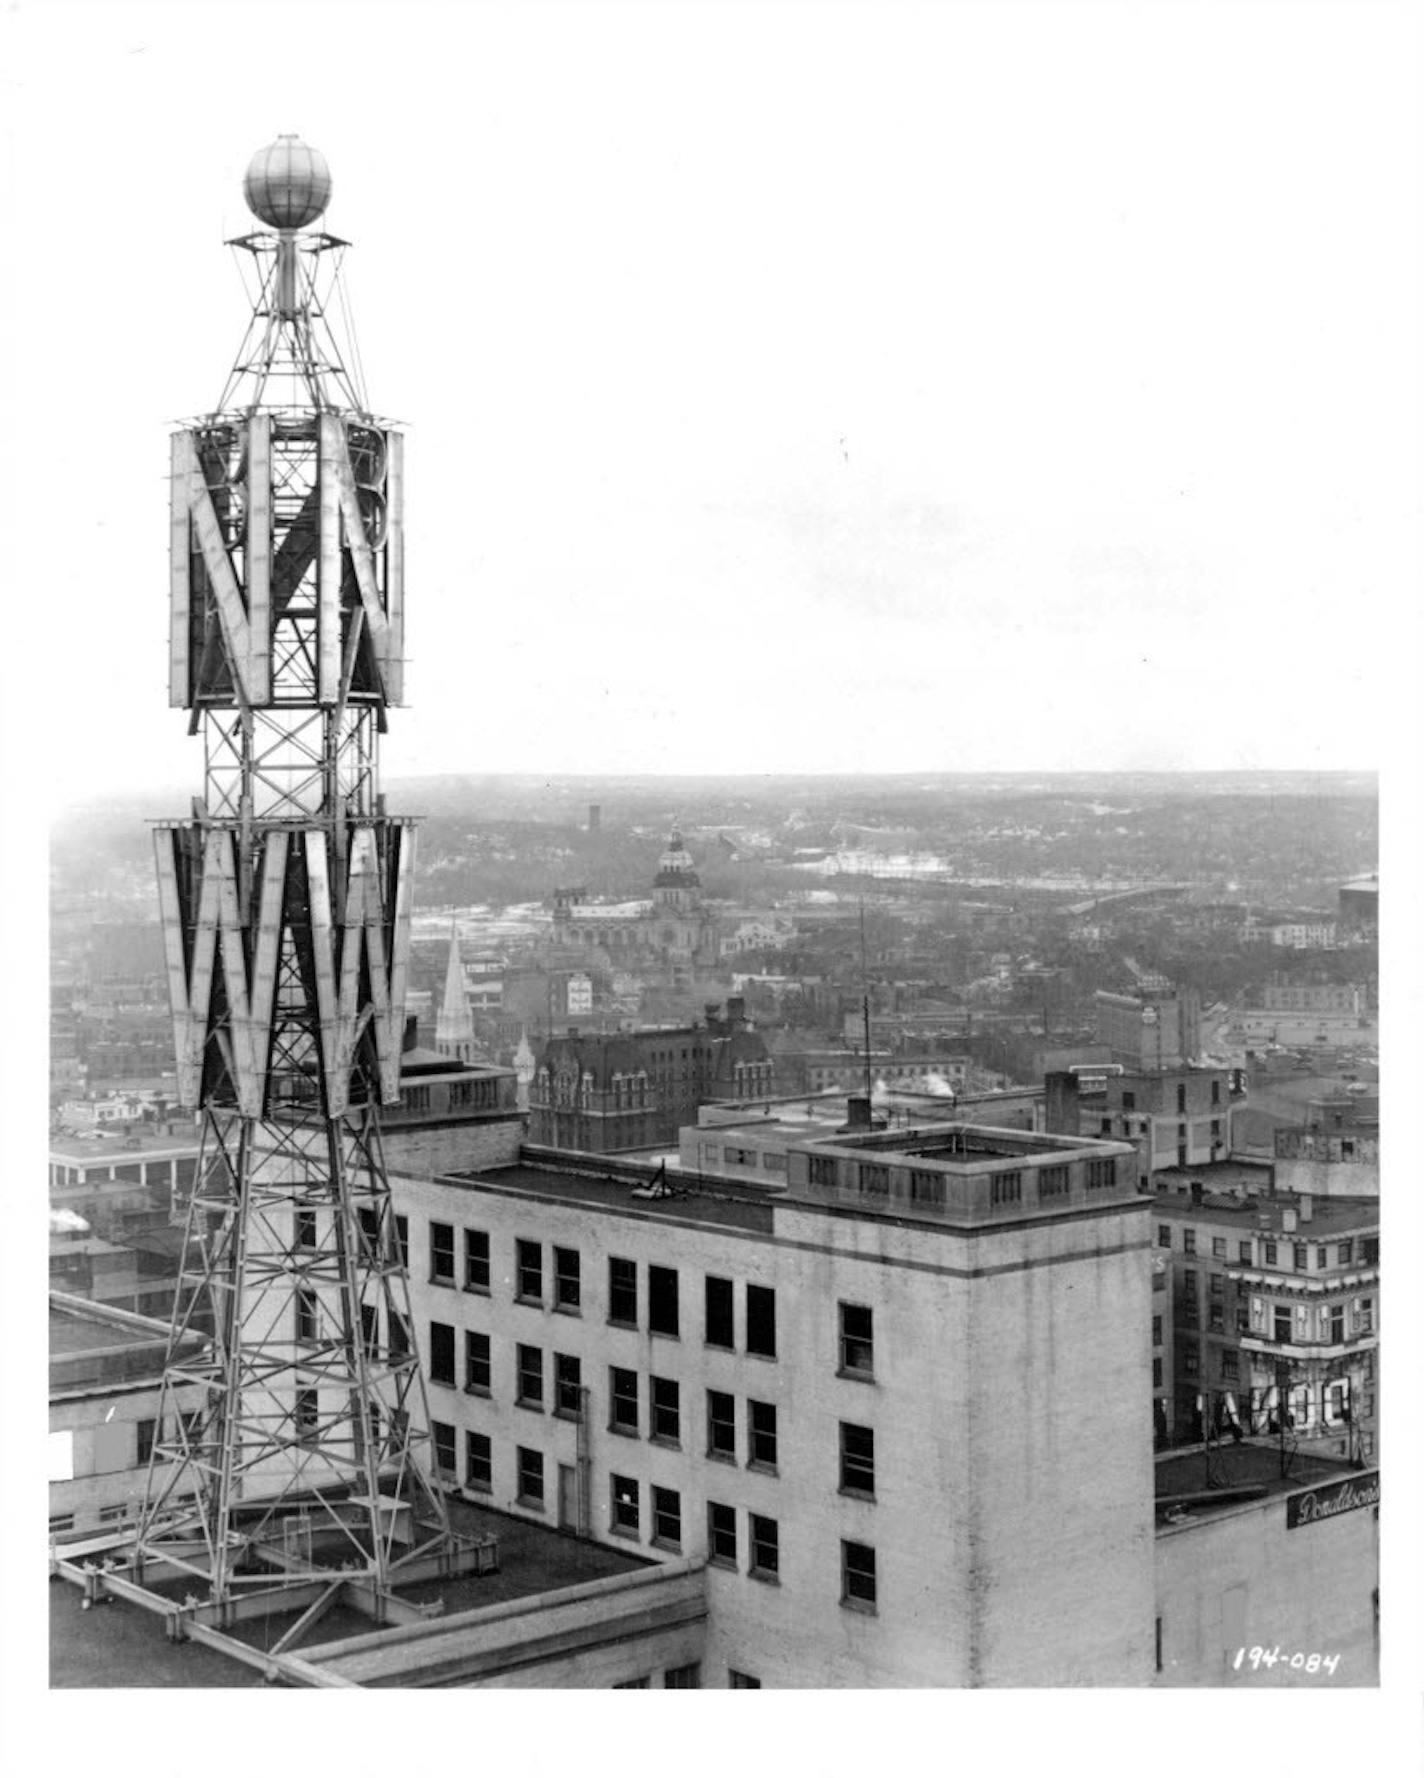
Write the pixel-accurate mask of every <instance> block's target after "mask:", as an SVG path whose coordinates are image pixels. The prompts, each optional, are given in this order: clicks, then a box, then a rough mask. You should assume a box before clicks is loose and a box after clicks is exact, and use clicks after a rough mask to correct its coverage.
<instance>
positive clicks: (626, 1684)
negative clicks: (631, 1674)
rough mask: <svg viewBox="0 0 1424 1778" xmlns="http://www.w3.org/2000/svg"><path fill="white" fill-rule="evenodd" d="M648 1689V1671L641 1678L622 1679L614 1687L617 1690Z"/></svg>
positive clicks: (633, 1690) (634, 1690)
mask: <svg viewBox="0 0 1424 1778" xmlns="http://www.w3.org/2000/svg"><path fill="white" fill-rule="evenodd" d="M648 1689H649V1680H648V1675H647V1674H646V1673H645V1674H644V1675H643V1677H642V1678H641V1679H620V1680H619V1681H618V1683H617V1684H616V1685H615V1686H613V1687H612V1690H614V1691H615V1692H645V1691H647V1690H648Z"/></svg>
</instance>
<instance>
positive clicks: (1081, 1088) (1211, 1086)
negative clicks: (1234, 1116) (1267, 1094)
mask: <svg viewBox="0 0 1424 1778" xmlns="http://www.w3.org/2000/svg"><path fill="white" fill-rule="evenodd" d="M1232 1080H1233V1073H1232V1070H1231V1069H1229V1068H1182V1067H1177V1068H1163V1069H1151V1070H1145V1069H1136V1070H1133V1069H1123V1068H1118V1067H1116V1066H1115V1065H1106V1066H1103V1067H1102V1068H1101V1069H1099V1068H1095V1067H1086V1068H1080V1069H1077V1070H1063V1071H1058V1072H1055V1073H1052V1074H1049V1075H1047V1076H1046V1077H1045V1080H1044V1086H1045V1089H1046V1092H1047V1111H1046V1124H1047V1128H1048V1129H1050V1130H1056V1131H1059V1132H1061V1133H1063V1134H1071V1135H1080V1134H1081V1135H1100V1136H1110V1137H1113V1138H1115V1139H1117V1140H1119V1141H1124V1142H1131V1143H1133V1144H1134V1145H1135V1146H1136V1147H1137V1149H1138V1152H1139V1155H1140V1157H1141V1172H1142V1177H1143V1178H1144V1179H1150V1178H1151V1176H1152V1175H1153V1174H1154V1173H1156V1172H1158V1171H1160V1170H1161V1169H1162V1168H1164V1167H1198V1166H1208V1165H1210V1164H1211V1163H1212V1162H1213V1161H1221V1160H1225V1158H1226V1157H1227V1155H1228V1153H1229V1152H1230V1148H1231V1124H1230V1119H1231V1113H1232V1108H1233V1099H1234V1098H1239V1096H1240V1095H1239V1094H1236V1095H1233V1093H1232Z"/></svg>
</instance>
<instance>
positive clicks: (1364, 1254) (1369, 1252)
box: [1360, 1235, 1379, 1266]
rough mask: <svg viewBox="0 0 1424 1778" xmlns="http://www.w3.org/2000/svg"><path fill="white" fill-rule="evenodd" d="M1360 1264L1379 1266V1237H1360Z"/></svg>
mask: <svg viewBox="0 0 1424 1778" xmlns="http://www.w3.org/2000/svg"><path fill="white" fill-rule="evenodd" d="M1360 1263H1361V1264H1362V1265H1366V1266H1377V1265H1378V1264H1379V1236H1378V1235H1362V1236H1361V1237H1360Z"/></svg>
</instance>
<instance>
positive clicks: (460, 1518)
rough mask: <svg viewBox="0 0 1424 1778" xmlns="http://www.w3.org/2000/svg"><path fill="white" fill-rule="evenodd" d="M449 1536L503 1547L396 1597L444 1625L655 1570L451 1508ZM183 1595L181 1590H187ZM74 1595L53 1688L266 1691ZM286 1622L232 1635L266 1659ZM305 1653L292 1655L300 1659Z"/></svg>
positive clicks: (492, 1515) (328, 1637)
mask: <svg viewBox="0 0 1424 1778" xmlns="http://www.w3.org/2000/svg"><path fill="white" fill-rule="evenodd" d="M447 1510H448V1512H449V1516H450V1528H451V1530H452V1531H455V1532H458V1533H460V1534H461V1535H464V1536H470V1537H486V1536H493V1537H495V1538H497V1539H498V1542H499V1568H498V1570H497V1572H495V1573H492V1574H482V1575H466V1576H462V1577H460V1578H457V1579H453V1580H450V1579H446V1580H440V1581H430V1582H426V1583H424V1584H423V1585H419V1586H414V1587H408V1588H400V1589H398V1593H399V1596H400V1597H401V1598H403V1599H407V1600H409V1601H410V1602H411V1603H414V1604H428V1603H430V1602H433V1601H435V1600H437V1599H438V1600H440V1601H441V1602H442V1603H443V1607H444V1612H443V1615H444V1616H447V1617H452V1616H454V1614H455V1613H456V1612H461V1611H471V1610H476V1609H478V1608H479V1607H481V1606H488V1605H501V1604H505V1603H507V1602H508V1601H510V1600H514V1599H527V1598H531V1597H533V1596H535V1595H538V1594H542V1593H552V1592H557V1591H561V1590H562V1589H564V1588H565V1587H574V1586H579V1585H581V1584H582V1583H584V1582H587V1581H596V1580H603V1579H607V1578H609V1577H612V1576H615V1575H621V1574H631V1573H634V1572H637V1571H639V1570H644V1569H647V1568H648V1567H650V1566H651V1564H650V1563H649V1562H647V1561H646V1560H645V1559H642V1558H639V1557H637V1556H633V1555H630V1554H625V1553H624V1552H623V1551H621V1550H616V1549H609V1548H607V1547H606V1546H604V1545H603V1544H596V1543H591V1542H588V1541H586V1540H584V1539H581V1538H571V1537H566V1536H563V1535H561V1534H560V1533H559V1532H556V1531H553V1530H550V1529H548V1528H546V1527H545V1526H542V1525H536V1524H532V1523H530V1522H528V1521H527V1520H524V1519H516V1518H512V1517H510V1516H509V1515H507V1514H504V1513H498V1512H494V1511H491V1510H489V1509H487V1508H484V1507H477V1506H473V1505H471V1504H469V1503H468V1502H465V1501H459V1500H453V1499H452V1500H449V1501H447ZM184 1590H186V1588H185V1589H184ZM82 1599H83V1594H82V1592H81V1589H80V1588H78V1587H76V1586H69V1585H65V1586H59V1585H56V1586H52V1587H51V1588H50V1681H49V1682H50V1684H51V1686H55V1687H60V1688H65V1689H67V1688H72V1687H80V1686H93V1687H118V1686H124V1687H128V1686H165V1687H166V1686H178V1687H206V1686H222V1687H234V1686H251V1685H260V1684H262V1683H263V1680H262V1674H261V1672H260V1670H259V1669H257V1668H254V1667H249V1666H248V1665H247V1664H246V1663H245V1662H242V1661H238V1660H233V1659H229V1658H228V1657H227V1656H226V1655H224V1654H222V1653H220V1652H219V1651H218V1650H216V1649H212V1648H207V1647H204V1646H203V1645H202V1644H201V1643H196V1642H184V1643H172V1642H169V1640H168V1638H167V1636H166V1634H165V1631H164V1620H163V1618H162V1617H161V1616H159V1615H158V1614H156V1613H152V1612H149V1611H145V1610H144V1609H143V1608H142V1607H141V1606H139V1605H134V1604H130V1603H128V1602H127V1601H125V1600H122V1599H117V1600H114V1601H113V1602H112V1603H111V1604H110V1605H108V1606H107V1607H106V1608H105V1609H104V1610H103V1611H90V1612H84V1611H83V1610H82V1609H81V1605H82ZM291 1623H292V1617H291V1616H290V1615H287V1614H284V1615H282V1616H274V1617H272V1618H270V1619H265V1618H254V1619H252V1620H250V1621H249V1622H248V1623H246V1624H241V1625H238V1626H236V1627H235V1629H234V1630H233V1631H232V1632H231V1633H232V1634H233V1635H234V1636H236V1637H237V1638H238V1639H239V1640H241V1641H243V1642H246V1643H248V1644H249V1645H250V1646H252V1647H255V1648H262V1649H267V1648H270V1647H271V1646H272V1645H273V1643H275V1642H276V1641H277V1639H278V1637H280V1636H281V1635H282V1634H283V1632H284V1631H285V1630H287V1629H289V1628H290V1626H291ZM372 1627H373V1626H372V1624H371V1621H370V1619H369V1618H367V1617H364V1616H362V1615H361V1614H360V1613H358V1612H355V1611H353V1610H351V1609H349V1608H348V1607H345V1606H335V1607H333V1608H332V1609H331V1610H330V1611H329V1612H327V1613H326V1614H325V1615H324V1616H323V1618H322V1620H321V1623H320V1626H319V1627H318V1628H317V1629H315V1630H314V1631H313V1632H312V1633H311V1635H310V1636H309V1637H308V1638H307V1642H309V1643H320V1644H322V1645H323V1646H324V1645H327V1644H329V1643H332V1642H336V1641H338V1640H341V1639H343V1638H345V1637H347V1636H367V1635H369V1634H370V1632H371V1630H372ZM302 1648H303V1645H302V1644H298V1646H297V1647H296V1649H295V1650H294V1652H295V1653H296V1654H301V1653H302Z"/></svg>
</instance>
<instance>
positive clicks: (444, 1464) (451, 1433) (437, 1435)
mask: <svg viewBox="0 0 1424 1778" xmlns="http://www.w3.org/2000/svg"><path fill="white" fill-rule="evenodd" d="M430 1436H431V1438H432V1440H433V1441H434V1445H435V1473H436V1474H437V1475H442V1476H449V1478H450V1480H451V1481H452V1482H453V1481H454V1479H455V1428H454V1427H453V1426H447V1425H446V1424H445V1422H444V1421H443V1420H432V1421H431V1422H430Z"/></svg>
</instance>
